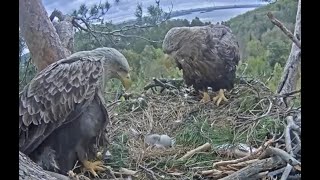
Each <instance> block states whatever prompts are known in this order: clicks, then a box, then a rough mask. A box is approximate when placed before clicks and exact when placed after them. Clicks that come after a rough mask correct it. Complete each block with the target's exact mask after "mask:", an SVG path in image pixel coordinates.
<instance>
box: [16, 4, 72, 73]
mask: <svg viewBox="0 0 320 180" xmlns="http://www.w3.org/2000/svg"><path fill="white" fill-rule="evenodd" d="M19 27H20V29H21V33H22V36H23V37H24V39H25V41H26V43H27V46H28V48H29V50H30V53H31V56H32V59H33V63H34V64H35V66H36V67H37V70H38V72H39V71H41V70H42V69H44V68H45V67H47V66H48V65H49V64H51V63H53V62H55V61H57V60H59V59H63V58H65V57H67V55H68V53H67V52H66V51H65V49H64V48H63V46H62V43H61V41H60V39H59V36H58V34H57V33H56V31H55V28H54V27H53V24H52V23H51V21H50V19H49V17H48V14H47V12H46V10H45V8H44V6H43V4H42V2H41V0H32V1H30V0H19Z"/></svg>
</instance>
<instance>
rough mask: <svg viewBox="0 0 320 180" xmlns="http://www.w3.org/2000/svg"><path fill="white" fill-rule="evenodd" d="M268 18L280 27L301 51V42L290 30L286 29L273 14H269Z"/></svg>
mask: <svg viewBox="0 0 320 180" xmlns="http://www.w3.org/2000/svg"><path fill="white" fill-rule="evenodd" d="M267 16H268V18H269V19H270V20H271V22H272V23H273V24H274V25H276V26H278V27H279V28H280V29H281V30H282V31H283V32H284V34H285V35H287V36H288V37H289V38H290V39H291V40H292V41H293V42H294V43H295V44H296V45H297V46H298V47H299V48H300V49H301V43H300V41H299V40H298V39H297V37H295V36H294V35H293V34H292V33H291V32H290V31H289V30H288V28H286V27H285V26H284V25H283V24H282V23H281V22H280V21H279V20H278V19H276V18H275V17H274V15H273V14H272V13H271V12H268V14H267Z"/></svg>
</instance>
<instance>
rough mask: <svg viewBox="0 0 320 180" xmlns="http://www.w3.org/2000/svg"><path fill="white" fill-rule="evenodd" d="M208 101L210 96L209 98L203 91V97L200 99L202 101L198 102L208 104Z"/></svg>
mask: <svg viewBox="0 0 320 180" xmlns="http://www.w3.org/2000/svg"><path fill="white" fill-rule="evenodd" d="M209 101H210V96H209V94H208V92H207V91H204V92H203V97H202V99H201V101H200V102H204V103H207V102H209Z"/></svg>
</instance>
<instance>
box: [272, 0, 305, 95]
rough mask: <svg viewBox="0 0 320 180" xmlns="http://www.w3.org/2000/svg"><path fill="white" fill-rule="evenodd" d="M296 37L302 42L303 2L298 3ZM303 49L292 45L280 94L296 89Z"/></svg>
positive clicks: (279, 89)
mask: <svg viewBox="0 0 320 180" xmlns="http://www.w3.org/2000/svg"><path fill="white" fill-rule="evenodd" d="M294 36H295V37H296V38H297V39H298V40H299V41H300V42H301V0H299V2H298V9H297V15H296V24H295V29H294ZM300 62H301V49H300V48H299V47H298V46H297V45H296V44H295V43H292V47H291V52H290V55H289V58H288V60H287V64H286V66H285V68H284V72H283V74H282V77H281V81H280V83H279V85H278V91H277V92H278V93H279V94H285V93H289V92H292V91H294V90H295V89H296V85H297V82H298V79H299V76H300V72H299V71H300Z"/></svg>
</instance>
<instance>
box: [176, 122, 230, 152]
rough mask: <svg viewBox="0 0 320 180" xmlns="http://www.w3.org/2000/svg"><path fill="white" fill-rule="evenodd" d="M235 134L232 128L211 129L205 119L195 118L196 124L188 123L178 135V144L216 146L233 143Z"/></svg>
mask: <svg viewBox="0 0 320 180" xmlns="http://www.w3.org/2000/svg"><path fill="white" fill-rule="evenodd" d="M233 139H234V133H233V131H232V128H231V127H230V126H227V125H226V126H225V127H211V125H210V124H209V123H208V122H207V121H206V120H203V119H197V118H194V122H190V123H186V125H185V127H184V128H183V129H182V130H181V131H180V132H179V133H178V134H177V135H176V143H177V144H182V145H186V146H190V145H192V146H194V147H198V146H200V145H203V144H205V143H207V142H210V143H212V144H214V145H221V144H224V143H232V142H233Z"/></svg>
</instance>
